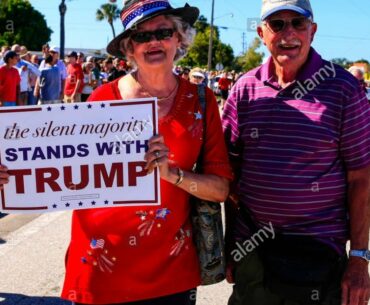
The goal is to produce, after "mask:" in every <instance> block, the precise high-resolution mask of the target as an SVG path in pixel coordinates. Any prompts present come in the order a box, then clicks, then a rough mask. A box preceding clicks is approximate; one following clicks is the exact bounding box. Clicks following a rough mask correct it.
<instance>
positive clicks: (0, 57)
mask: <svg viewBox="0 0 370 305" xmlns="http://www.w3.org/2000/svg"><path fill="white" fill-rule="evenodd" d="M7 51H10V47H9V46H2V47H1V50H0V67H1V66H2V65H3V64H4V55H5V53H6V52H7Z"/></svg>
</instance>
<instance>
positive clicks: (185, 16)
mask: <svg viewBox="0 0 370 305" xmlns="http://www.w3.org/2000/svg"><path fill="white" fill-rule="evenodd" d="M161 15H162V16H165V15H174V16H178V17H180V18H181V19H182V20H184V21H185V22H187V23H189V25H190V26H193V24H194V23H195V22H196V21H197V19H198V17H199V9H198V8H197V7H194V6H184V7H180V8H171V9H167V10H162V11H159V12H155V13H153V14H150V15H148V16H146V17H145V18H143V19H140V21H139V22H138V23H136V24H135V25H138V24H140V23H143V22H145V21H147V20H149V19H152V18H154V17H157V16H161ZM131 32H132V30H131V29H128V30H126V31H123V32H122V33H121V34H119V35H118V36H117V37H116V38H114V39H113V40H112V41H111V42H109V44H108V46H107V52H108V53H109V54H111V55H113V56H116V57H123V56H124V54H123V53H122V52H121V50H120V43H121V40H122V39H124V38H126V37H128V36H129V35H130V33H131Z"/></svg>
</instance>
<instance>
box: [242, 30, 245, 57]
mask: <svg viewBox="0 0 370 305" xmlns="http://www.w3.org/2000/svg"><path fill="white" fill-rule="evenodd" d="M242 50H243V54H244V53H245V51H246V39H245V32H243V34H242Z"/></svg>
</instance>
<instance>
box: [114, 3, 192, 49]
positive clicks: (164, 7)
mask: <svg viewBox="0 0 370 305" xmlns="http://www.w3.org/2000/svg"><path fill="white" fill-rule="evenodd" d="M159 15H174V16H178V17H180V18H181V19H182V20H183V21H185V22H187V23H189V25H191V26H192V25H193V24H194V23H195V21H197V19H198V16H199V9H198V8H197V7H194V6H190V5H189V4H187V3H186V4H185V6H184V7H180V8H173V7H172V6H171V5H170V3H169V1H168V0H128V1H126V2H125V4H124V7H123V9H122V11H121V15H120V18H121V21H122V25H123V32H122V33H121V34H120V35H118V36H117V37H116V38H114V39H113V40H112V41H111V42H110V43H109V44H108V46H107V51H108V53H109V54H111V55H114V56H122V55H123V54H122V52H121V51H120V42H121V40H122V39H123V38H126V37H128V36H129V35H130V34H131V32H132V29H135V27H136V26H137V25H138V24H139V23H142V22H144V21H147V20H149V19H151V18H154V17H157V16H159Z"/></svg>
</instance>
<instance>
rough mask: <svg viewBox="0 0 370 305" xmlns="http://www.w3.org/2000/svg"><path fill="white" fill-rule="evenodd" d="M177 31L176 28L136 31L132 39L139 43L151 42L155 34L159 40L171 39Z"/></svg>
mask: <svg viewBox="0 0 370 305" xmlns="http://www.w3.org/2000/svg"><path fill="white" fill-rule="evenodd" d="M173 33H175V30H174V29H159V30H155V31H153V32H136V33H134V34H132V35H131V39H132V40H133V41H135V42H138V43H144V42H149V41H150V40H151V39H152V37H153V36H154V37H155V39H157V40H164V39H170V38H171V37H172V36H173Z"/></svg>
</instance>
